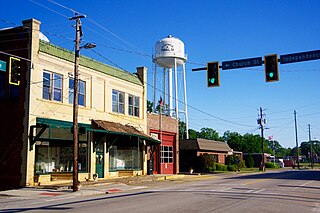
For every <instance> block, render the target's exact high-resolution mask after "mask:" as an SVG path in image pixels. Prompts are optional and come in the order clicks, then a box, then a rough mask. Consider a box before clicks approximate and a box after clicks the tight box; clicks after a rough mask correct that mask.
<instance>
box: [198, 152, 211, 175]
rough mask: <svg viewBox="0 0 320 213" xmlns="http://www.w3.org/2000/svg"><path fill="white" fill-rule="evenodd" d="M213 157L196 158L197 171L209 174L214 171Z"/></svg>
mask: <svg viewBox="0 0 320 213" xmlns="http://www.w3.org/2000/svg"><path fill="white" fill-rule="evenodd" d="M214 161H215V157H214V156H213V155H209V154H203V155H200V156H198V158H197V166H196V167H197V170H199V171H201V172H211V171H213V170H214V168H215V165H214Z"/></svg>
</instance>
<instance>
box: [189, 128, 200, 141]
mask: <svg viewBox="0 0 320 213" xmlns="http://www.w3.org/2000/svg"><path fill="white" fill-rule="evenodd" d="M197 135H198V132H197V131H196V130H193V129H189V138H190V139H197Z"/></svg>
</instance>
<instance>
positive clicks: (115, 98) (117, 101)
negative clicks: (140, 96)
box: [112, 90, 124, 114]
mask: <svg viewBox="0 0 320 213" xmlns="http://www.w3.org/2000/svg"><path fill="white" fill-rule="evenodd" d="M112 112H117V113H121V114H124V92H120V91H117V90H112Z"/></svg>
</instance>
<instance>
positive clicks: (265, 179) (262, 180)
mask: <svg viewBox="0 0 320 213" xmlns="http://www.w3.org/2000/svg"><path fill="white" fill-rule="evenodd" d="M267 180H270V179H268V178H264V179H258V180H254V181H249V182H246V183H244V184H248V185H249V184H255V183H260V182H264V181H267Z"/></svg>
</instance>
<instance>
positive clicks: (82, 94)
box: [69, 78, 86, 106]
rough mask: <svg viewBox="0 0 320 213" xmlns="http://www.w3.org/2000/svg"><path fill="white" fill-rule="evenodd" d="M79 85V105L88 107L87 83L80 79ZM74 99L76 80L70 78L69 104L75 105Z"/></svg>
mask: <svg viewBox="0 0 320 213" xmlns="http://www.w3.org/2000/svg"><path fill="white" fill-rule="evenodd" d="M78 82H79V84H78V104H79V105H80V106H86V82H85V81H82V80H80V79H79V81H78ZM73 99H74V78H69V104H73Z"/></svg>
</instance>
